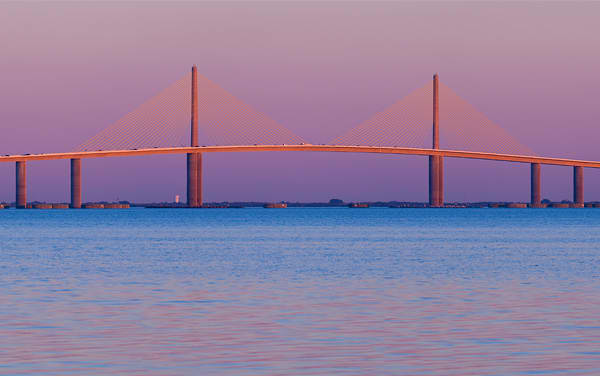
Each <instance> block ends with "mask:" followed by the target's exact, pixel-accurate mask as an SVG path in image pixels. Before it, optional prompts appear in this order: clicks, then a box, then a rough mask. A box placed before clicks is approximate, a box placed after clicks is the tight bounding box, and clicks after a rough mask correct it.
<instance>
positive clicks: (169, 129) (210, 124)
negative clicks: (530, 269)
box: [0, 66, 600, 208]
mask: <svg viewBox="0 0 600 376" xmlns="http://www.w3.org/2000/svg"><path fill="white" fill-rule="evenodd" d="M252 151H311V152H315V151H322V152H350V153H379V154H404V155H422V156H427V157H428V158H429V204H430V206H432V207H440V206H443V205H444V158H447V157H448V158H469V159H485V160H496V161H506V162H519V163H529V164H531V182H530V184H531V204H530V206H532V207H539V206H541V174H540V169H541V165H542V164H547V165H561V166H572V167H573V202H574V206H576V207H583V206H584V194H583V192H584V191H583V168H584V167H588V168H600V162H598V161H583V160H574V159H564V158H552V157H544V156H537V155H535V153H534V152H533V151H531V150H530V149H529V148H528V147H526V146H525V145H523V144H521V143H520V142H519V141H518V140H516V139H515V138H514V137H512V136H511V135H509V134H508V133H507V132H506V131H504V130H503V129H502V128H501V127H499V126H498V125H496V124H495V123H493V122H492V121H491V120H489V119H488V118H487V117H485V115H483V114H482V113H481V112H479V111H477V109H475V108H474V107H473V106H471V105H470V104H469V103H468V102H467V101H465V100H464V99H462V98H461V97H460V96H459V95H458V94H456V93H455V92H454V91H453V90H452V89H450V88H449V87H448V86H446V85H444V84H443V83H441V82H440V80H439V78H438V75H437V74H436V75H434V77H433V82H430V83H427V84H426V85H425V86H423V87H422V88H419V89H417V90H415V91H413V92H412V93H411V94H409V95H408V96H406V97H404V98H403V99H401V100H399V101H398V102H396V103H394V104H392V105H391V106H389V107H388V108H386V109H384V110H383V111H381V112H379V113H377V114H375V115H374V116H373V117H371V118H370V119H368V120H366V121H364V122H363V123H361V124H359V125H357V126H356V127H354V128H352V129H350V130H349V131H347V132H346V133H345V134H342V135H340V136H338V137H336V138H335V139H333V140H331V141H330V142H328V143H327V144H319V145H316V144H311V143H309V142H307V141H306V140H304V139H303V138H302V137H300V136H298V135H296V134H294V132H292V131H291V130H289V129H287V128H286V127H284V126H283V125H281V124H279V123H278V122H276V121H275V120H273V119H272V118H270V117H269V116H267V115H265V114H263V113H261V112H259V111H257V110H256V109H254V108H253V107H252V106H250V105H248V104H246V103H244V102H242V101H241V100H239V99H238V98H236V97H235V96H233V95H232V94H230V93H229V92H227V91H226V90H224V89H223V88H221V87H220V86H218V85H217V84H215V83H213V82H212V81H210V80H209V79H207V78H206V77H204V76H201V75H199V74H198V72H197V68H196V66H194V67H193V68H192V71H191V73H189V74H186V75H185V76H184V77H182V78H181V79H179V80H177V81H176V82H175V83H173V84H172V85H171V86H169V87H168V88H166V89H164V90H163V91H162V92H160V93H159V94H157V95H156V96H154V97H152V98H151V99H149V100H147V101H146V102H144V103H143V104H142V105H141V106H139V107H138V108H136V109H135V110H133V111H132V112H130V113H129V114H127V115H125V116H124V117H122V118H121V119H119V120H118V121H116V122H115V123H114V124H112V125H110V126H109V127H107V128H105V129H103V130H102V131H100V132H99V133H97V134H96V135H94V136H92V137H91V138H90V139H88V140H87V141H85V142H83V143H82V144H81V145H80V146H78V147H77V148H76V149H75V150H73V151H70V152H65V153H47V154H33V155H31V154H25V155H5V156H0V162H15V164H16V205H17V207H18V208H25V207H27V162H28V161H39V160H55V159H69V160H70V163H71V203H70V207H72V208H80V207H81V203H82V187H81V171H82V164H81V160H82V159H86V158H101V157H119V156H136V155H138V156H141V155H152V154H186V155H187V166H186V170H187V204H188V206H190V207H201V206H202V155H203V153H216V152H221V153H222V152H252Z"/></svg>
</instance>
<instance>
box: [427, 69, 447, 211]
mask: <svg viewBox="0 0 600 376" xmlns="http://www.w3.org/2000/svg"><path fill="white" fill-rule="evenodd" d="M439 123H440V92H439V77H438V75H437V73H436V74H434V75H433V146H432V149H439V148H440V125H439ZM429 205H430V206H432V207H440V206H444V157H441V156H438V155H431V156H429Z"/></svg>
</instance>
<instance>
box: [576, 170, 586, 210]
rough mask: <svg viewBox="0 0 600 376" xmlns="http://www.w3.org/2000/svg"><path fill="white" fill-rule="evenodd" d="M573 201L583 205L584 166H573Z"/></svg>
mask: <svg viewBox="0 0 600 376" xmlns="http://www.w3.org/2000/svg"><path fill="white" fill-rule="evenodd" d="M573 202H574V203H575V204H576V205H577V206H583V204H584V200H583V167H582V166H574V167H573Z"/></svg>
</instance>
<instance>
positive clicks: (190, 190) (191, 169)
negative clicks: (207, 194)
mask: <svg viewBox="0 0 600 376" xmlns="http://www.w3.org/2000/svg"><path fill="white" fill-rule="evenodd" d="M187 204H188V206H189V207H191V208H196V207H198V158H197V157H196V154H195V153H188V154H187Z"/></svg>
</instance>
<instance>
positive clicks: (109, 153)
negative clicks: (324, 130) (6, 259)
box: [0, 144, 600, 168]
mask: <svg viewBox="0 0 600 376" xmlns="http://www.w3.org/2000/svg"><path fill="white" fill-rule="evenodd" d="M258 151H320V152H338V153H373V154H401V155H423V156H442V157H451V158H467V159H484V160H492V161H504V162H520V163H539V164H545V165H557V166H580V167H590V168H600V161H585V160H578V159H565V158H552V157H538V156H532V155H513V154H499V153H484V152H476V151H464V150H444V149H421V148H405V147H387V146H360V145H356V146H343V145H311V144H304V145H232V146H197V147H187V146H186V147H169V148H150V149H135V150H99V151H79V152H68V153H47V154H25V155H19V154H15V155H5V156H0V162H19V161H21V162H24V161H47V160H56V159H83V158H106V157H132V156H142V155H156V154H189V153H240V152H258Z"/></svg>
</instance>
